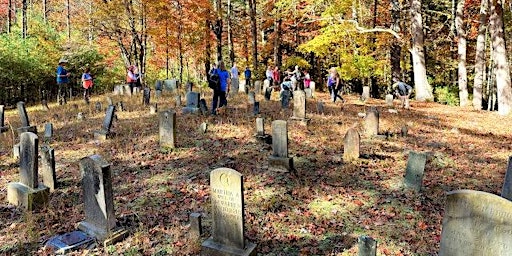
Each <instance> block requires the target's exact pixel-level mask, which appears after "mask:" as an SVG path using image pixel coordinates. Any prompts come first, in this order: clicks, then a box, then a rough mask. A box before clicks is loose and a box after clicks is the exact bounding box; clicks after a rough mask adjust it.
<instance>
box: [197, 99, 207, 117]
mask: <svg viewBox="0 0 512 256" xmlns="http://www.w3.org/2000/svg"><path fill="white" fill-rule="evenodd" d="M199 109H200V110H201V114H202V115H203V116H207V115H208V114H209V112H208V106H207V105H206V100H205V99H200V100H199Z"/></svg>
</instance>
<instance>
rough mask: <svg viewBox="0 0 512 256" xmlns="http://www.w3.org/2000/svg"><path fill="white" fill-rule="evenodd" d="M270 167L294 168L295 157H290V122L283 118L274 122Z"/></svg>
mask: <svg viewBox="0 0 512 256" xmlns="http://www.w3.org/2000/svg"><path fill="white" fill-rule="evenodd" d="M269 167H273V168H278V169H282V168H284V169H286V170H288V171H289V170H293V158H291V157H288V124H287V122H286V121H283V120H275V121H273V122H272V155H271V156H270V157H269Z"/></svg>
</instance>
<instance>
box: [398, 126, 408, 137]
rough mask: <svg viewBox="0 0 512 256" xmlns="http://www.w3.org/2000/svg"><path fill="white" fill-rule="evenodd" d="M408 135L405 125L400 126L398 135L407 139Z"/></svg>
mask: <svg viewBox="0 0 512 256" xmlns="http://www.w3.org/2000/svg"><path fill="white" fill-rule="evenodd" d="M408 133H409V127H407V125H404V126H402V128H400V135H401V136H402V137H407V134H408Z"/></svg>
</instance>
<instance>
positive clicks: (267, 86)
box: [263, 79, 270, 93]
mask: <svg viewBox="0 0 512 256" xmlns="http://www.w3.org/2000/svg"><path fill="white" fill-rule="evenodd" d="M268 88H270V81H269V80H268V79H265V80H263V93H267V90H268Z"/></svg>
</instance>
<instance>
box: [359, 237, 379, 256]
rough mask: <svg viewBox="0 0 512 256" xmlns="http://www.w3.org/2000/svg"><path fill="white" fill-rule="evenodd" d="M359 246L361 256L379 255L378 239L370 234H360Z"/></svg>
mask: <svg viewBox="0 0 512 256" xmlns="http://www.w3.org/2000/svg"><path fill="white" fill-rule="evenodd" d="M357 244H358V248H359V253H358V254H357V255H359V256H376V255H377V241H375V240H374V239H373V238H371V237H369V236H360V237H359V238H358V239H357Z"/></svg>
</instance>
